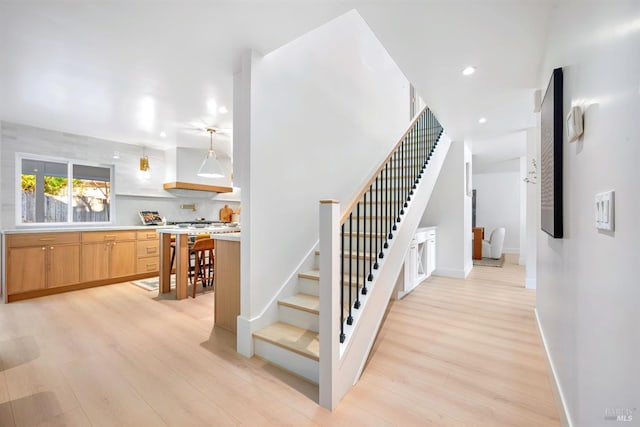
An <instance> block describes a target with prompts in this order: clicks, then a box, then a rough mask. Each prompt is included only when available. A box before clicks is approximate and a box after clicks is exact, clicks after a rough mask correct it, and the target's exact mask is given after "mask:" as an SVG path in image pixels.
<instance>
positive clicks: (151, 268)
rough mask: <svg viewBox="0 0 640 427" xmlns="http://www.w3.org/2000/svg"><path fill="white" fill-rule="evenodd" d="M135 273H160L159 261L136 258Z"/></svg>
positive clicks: (155, 258) (151, 258) (154, 258)
mask: <svg viewBox="0 0 640 427" xmlns="http://www.w3.org/2000/svg"><path fill="white" fill-rule="evenodd" d="M136 266H137V267H136V273H138V274H143V273H157V272H158V271H160V260H159V259H158V258H157V257H149V258H138V262H137V264H136Z"/></svg>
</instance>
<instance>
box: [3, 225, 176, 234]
mask: <svg viewBox="0 0 640 427" xmlns="http://www.w3.org/2000/svg"><path fill="white" fill-rule="evenodd" d="M168 227H172V226H167V225H105V226H93V227H87V226H84V227H83V226H69V227H66V226H62V227H33V228H31V227H24V228H12V229H5V230H0V233H5V234H21V233H65V232H70V231H118V230H122V231H127V230H157V229H159V228H168Z"/></svg>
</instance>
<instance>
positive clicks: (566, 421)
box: [533, 308, 573, 427]
mask: <svg viewBox="0 0 640 427" xmlns="http://www.w3.org/2000/svg"><path fill="white" fill-rule="evenodd" d="M533 311H534V313H535V315H536V324H537V325H538V332H539V333H540V338H541V339H542V345H543V347H544V353H545V355H546V356H547V357H546V360H547V369H548V371H549V377H550V378H549V380H550V381H549V382H550V383H551V390H552V391H553V397H554V399H555V401H556V407H557V409H558V415H559V416H560V422H561V423H562V425H563V426H564V427H573V423H572V422H571V414H570V412H569V409H568V407H567V402H566V400H565V398H564V394H563V393H562V387H561V386H560V383H559V382H558V375H557V374H556V369H555V366H554V365H553V359H552V358H551V354H549V347H547V340H546V339H545V337H544V331H543V330H542V324H541V323H540V317H538V309H537V308H536V309H534V310H533Z"/></svg>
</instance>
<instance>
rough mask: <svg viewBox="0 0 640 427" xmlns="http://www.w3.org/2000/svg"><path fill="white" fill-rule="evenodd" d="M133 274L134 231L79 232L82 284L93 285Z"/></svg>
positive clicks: (134, 269)
mask: <svg viewBox="0 0 640 427" xmlns="http://www.w3.org/2000/svg"><path fill="white" fill-rule="evenodd" d="M134 274H136V232H135V231H108V232H107V231H86V232H83V233H82V281H83V282H92V281H96V280H106V279H112V278H116V277H125V276H132V275H134Z"/></svg>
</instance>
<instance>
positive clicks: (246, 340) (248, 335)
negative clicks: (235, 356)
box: [236, 316, 253, 357]
mask: <svg viewBox="0 0 640 427" xmlns="http://www.w3.org/2000/svg"><path fill="white" fill-rule="evenodd" d="M237 322H238V323H237V327H236V329H237V332H236V334H237V335H236V337H237V338H236V351H237V352H238V353H240V354H241V355H243V356H244V357H251V356H253V335H252V333H253V332H252V331H251V320H249V319H247V318H246V317H242V316H238V317H237Z"/></svg>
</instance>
